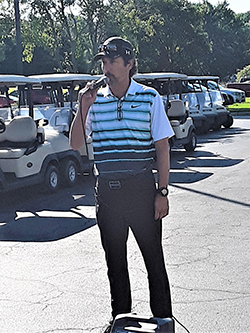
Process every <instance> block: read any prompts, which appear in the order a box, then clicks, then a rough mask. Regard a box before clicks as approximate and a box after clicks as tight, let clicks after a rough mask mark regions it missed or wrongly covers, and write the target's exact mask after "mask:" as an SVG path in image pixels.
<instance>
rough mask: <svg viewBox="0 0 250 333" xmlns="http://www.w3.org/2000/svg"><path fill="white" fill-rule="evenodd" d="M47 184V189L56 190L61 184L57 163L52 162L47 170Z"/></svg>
mask: <svg viewBox="0 0 250 333" xmlns="http://www.w3.org/2000/svg"><path fill="white" fill-rule="evenodd" d="M45 185H46V188H47V190H49V191H50V192H55V191H56V190H57V189H58V186H59V171H58V169H57V167H56V166H55V165H52V164H50V165H49V166H48V168H47V170H46V175H45Z"/></svg>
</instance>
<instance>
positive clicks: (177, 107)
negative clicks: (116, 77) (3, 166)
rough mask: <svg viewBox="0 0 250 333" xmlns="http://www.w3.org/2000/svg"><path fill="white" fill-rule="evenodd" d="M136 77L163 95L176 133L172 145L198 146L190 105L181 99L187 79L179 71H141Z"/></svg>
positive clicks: (187, 148)
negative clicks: (183, 84)
mask: <svg viewBox="0 0 250 333" xmlns="http://www.w3.org/2000/svg"><path fill="white" fill-rule="evenodd" d="M134 79H135V80H136V81H137V82H139V83H143V84H145V85H148V86H150V87H153V88H155V89H156V90H157V91H158V92H159V94H160V95H161V96H162V99H163V102H164V104H165V109H166V113H167V115H168V118H169V120H170V123H171V125H172V128H173V130H174V133H175V135H174V136H173V137H172V138H171V139H170V145H171V147H173V146H175V147H182V146H183V147H184V148H185V150H187V151H193V150H194V149H195V148H196V144H197V138H196V135H195V127H194V124H193V120H192V118H191V117H190V116H189V114H188V105H187V104H186V103H184V102H183V101H182V100H181V99H180V94H181V91H182V82H183V80H186V79H187V76H186V75H185V74H179V73H139V74H136V75H135V76H134Z"/></svg>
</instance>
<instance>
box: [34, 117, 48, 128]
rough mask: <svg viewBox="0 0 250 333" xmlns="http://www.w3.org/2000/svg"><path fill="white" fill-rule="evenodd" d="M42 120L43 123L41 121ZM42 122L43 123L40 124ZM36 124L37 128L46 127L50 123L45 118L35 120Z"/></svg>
mask: <svg viewBox="0 0 250 333" xmlns="http://www.w3.org/2000/svg"><path fill="white" fill-rule="evenodd" d="M41 120H42V121H41ZM40 121H41V122H40ZM35 123H36V127H39V125H40V126H46V125H48V123H49V121H48V119H45V118H40V119H36V120H35Z"/></svg>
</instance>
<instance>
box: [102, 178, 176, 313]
mask: <svg viewBox="0 0 250 333" xmlns="http://www.w3.org/2000/svg"><path fill="white" fill-rule="evenodd" d="M154 198H155V182H154V177H153V175H152V173H151V172H147V173H142V174H139V175H136V176H130V177H127V178H122V179H120V180H119V179H118V180H117V179H115V180H112V177H110V179H109V180H108V179H102V177H99V179H98V181H97V185H96V203H97V222H98V226H99V228H100V233H101V241H102V245H103V248H104V251H105V256H106V261H107V267H108V277H109V282H110V291H111V306H112V316H113V317H115V316H116V315H118V314H121V313H129V312H131V306H132V304H131V303H132V302H131V290H130V281H129V273H128V265H127V244H126V243H127V239H128V232H129V228H130V229H131V230H132V232H133V234H134V236H135V239H136V241H137V243H138V245H139V248H140V250H141V253H142V256H143V259H144V262H145V266H146V269H147V273H148V281H149V291H150V307H151V311H152V314H153V316H155V317H159V318H166V317H172V308H171V296H170V287H169V281H168V276H167V273H166V269H165V263H164V257H163V251H162V244H161V239H162V221H161V220H158V221H155V220H154Z"/></svg>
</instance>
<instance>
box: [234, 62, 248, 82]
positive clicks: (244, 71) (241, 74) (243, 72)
mask: <svg viewBox="0 0 250 333" xmlns="http://www.w3.org/2000/svg"><path fill="white" fill-rule="evenodd" d="M246 76H249V77H250V65H247V66H245V67H244V68H243V69H242V70H241V71H239V72H238V73H237V81H238V82H240V79H241V78H243V77H246Z"/></svg>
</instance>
